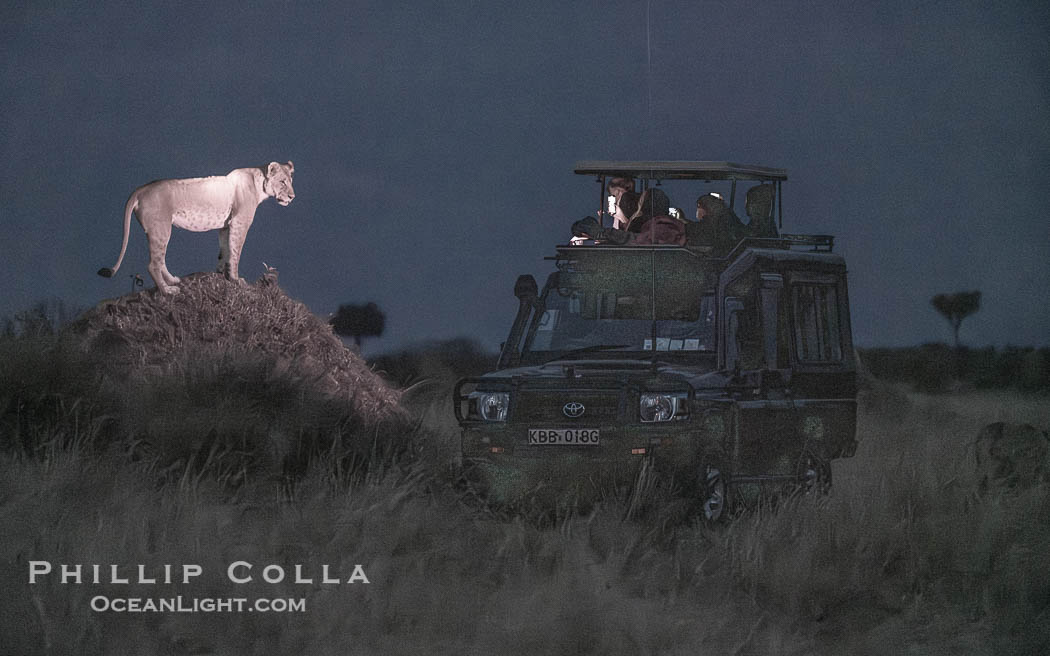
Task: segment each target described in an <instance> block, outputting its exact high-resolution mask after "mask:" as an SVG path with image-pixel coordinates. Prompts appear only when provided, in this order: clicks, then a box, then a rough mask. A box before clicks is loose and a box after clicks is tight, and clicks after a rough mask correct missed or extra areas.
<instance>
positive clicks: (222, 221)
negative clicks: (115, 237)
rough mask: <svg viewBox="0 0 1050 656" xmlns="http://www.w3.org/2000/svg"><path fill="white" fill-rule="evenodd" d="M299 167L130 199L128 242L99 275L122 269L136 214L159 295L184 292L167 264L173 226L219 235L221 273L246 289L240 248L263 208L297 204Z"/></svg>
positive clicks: (273, 167) (153, 186) (154, 188)
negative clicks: (239, 268) (272, 200)
mask: <svg viewBox="0 0 1050 656" xmlns="http://www.w3.org/2000/svg"><path fill="white" fill-rule="evenodd" d="M293 173H295V166H294V165H293V164H292V162H291V161H289V162H288V163H287V164H278V163H277V162H270V164H269V165H268V166H266V167H265V168H264V167H257V168H245V169H234V170H232V171H230V172H229V173H227V174H226V175H215V176H211V177H207V178H186V179H179V180H156V181H154V182H151V183H149V184H146V185H143V186H141V187H139V188H138V189H136V190H135V191H133V192H132V193H131V197H130V198H128V202H127V205H125V207H124V241H123V243H122V244H121V245H120V256H119V257H117V263H116V264H114V265H113V268H112V269H109V268H102V269H99V271H98V275H100V276H104V277H106V278H111V277H113V274H114V273H116V272H117V269H119V268H120V263H121V262H122V261H123V260H124V252H125V251H126V250H127V248H128V231H129V230H130V228H131V214H132V212H134V213H135V216H136V217H137V218H138V220H139V224H141V225H142V229H143V230H145V231H146V239H147V240H148V241H149V267H148V269H149V274H150V276H152V277H153V282H154V283H155V284H156V285H157V289H159V290H160V291H161V292H163V293H165V294H174V293H175V292H177V291H179V288H178V287H176V286H175V285H177V284H178V283H179V278H178V277H177V276H173V275H172V274H171V272H170V271H168V267H167V265H166V264H165V262H164V257H165V254H166V253H167V249H168V240H169V239H170V238H171V226H173V225H174V226H178V227H179V228H184V229H186V230H192V231H194V232H204V231H206V230H218V231H219V266H218V269H217V270H218V272H219V273H222V274H225V276H226V278H227V279H228V280H236V281H238V282H241V283H244V281H243V280H242V279H241V278H240V276H239V275H238V273H237V266H238V264H239V263H240V260H241V248H242V247H243V246H244V238H245V236H246V235H247V234H248V228H250V227H251V225H252V221H253V220H254V219H255V210H256V208H258V207H259V203H261V202H263V201H264V200H266V199H267V198H271V197H272V198H275V199H277V203H278V204H280V205H281V206H287V205H288V204H289V203H291V202H292V200H293V199H294V198H295V191H294V190H293V189H292V174H293Z"/></svg>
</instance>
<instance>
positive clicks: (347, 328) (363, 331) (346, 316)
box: [328, 303, 386, 350]
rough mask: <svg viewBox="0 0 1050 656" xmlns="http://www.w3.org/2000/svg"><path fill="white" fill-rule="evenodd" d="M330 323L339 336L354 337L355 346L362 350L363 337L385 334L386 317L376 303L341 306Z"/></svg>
mask: <svg viewBox="0 0 1050 656" xmlns="http://www.w3.org/2000/svg"><path fill="white" fill-rule="evenodd" d="M328 323H330V324H332V330H334V331H335V333H336V334H337V335H344V336H347V337H353V338H354V344H356V345H357V348H358V350H360V349H361V339H362V338H363V337H379V336H380V335H382V334H383V328H385V327H386V315H385V314H383V312H382V311H381V310H380V309H379V306H378V305H376V304H375V303H367V304H365V305H340V306H339V309H338V310H337V311H336V313H335V316H333V317H332V318H331V320H329V322H328Z"/></svg>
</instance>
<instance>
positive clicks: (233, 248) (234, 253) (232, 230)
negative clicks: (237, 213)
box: [226, 217, 254, 284]
mask: <svg viewBox="0 0 1050 656" xmlns="http://www.w3.org/2000/svg"><path fill="white" fill-rule="evenodd" d="M252 218H254V217H248V218H247V220H245V219H243V218H242V219H241V220H238V219H236V218H235V219H234V220H233V221H230V227H229V246H230V259H229V263H228V264H227V269H226V278H227V279H228V280H236V281H238V282H240V283H242V284H247V283H246V282H245V281H244V280H242V279H241V277H240V274H239V273H238V266H239V265H240V262H241V249H242V248H243V247H244V238H245V237H247V236H248V228H250V227H251V225H252Z"/></svg>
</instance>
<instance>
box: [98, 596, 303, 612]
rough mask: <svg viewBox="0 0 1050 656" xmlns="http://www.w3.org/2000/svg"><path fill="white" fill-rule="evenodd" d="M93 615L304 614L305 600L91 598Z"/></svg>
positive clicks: (176, 597)
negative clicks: (107, 613)
mask: <svg viewBox="0 0 1050 656" xmlns="http://www.w3.org/2000/svg"><path fill="white" fill-rule="evenodd" d="M91 610H93V611H95V612H96V613H106V612H109V613H305V612H306V599H304V598H299V599H294V598H292V599H281V598H278V599H267V598H258V599H246V598H244V597H227V598H212V597H184V596H182V595H178V596H175V597H158V598H154V597H106V596H104V595H97V596H94V597H92V598H91Z"/></svg>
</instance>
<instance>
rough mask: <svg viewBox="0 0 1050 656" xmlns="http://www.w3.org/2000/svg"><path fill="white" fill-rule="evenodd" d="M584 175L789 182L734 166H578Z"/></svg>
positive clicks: (780, 175) (773, 172) (770, 172)
mask: <svg viewBox="0 0 1050 656" xmlns="http://www.w3.org/2000/svg"><path fill="white" fill-rule="evenodd" d="M575 172H576V173H579V174H581V175H602V176H623V177H631V178H638V179H641V180H672V179H678V180H762V181H766V182H774V181H775V182H780V181H783V180H787V171H785V170H784V169H772V168H769V167H766V166H754V165H751V164H734V163H733V162H667V161H664V162H659V161H653V162H607V161H591V160H587V161H582V162H577V163H576V169H575Z"/></svg>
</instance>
